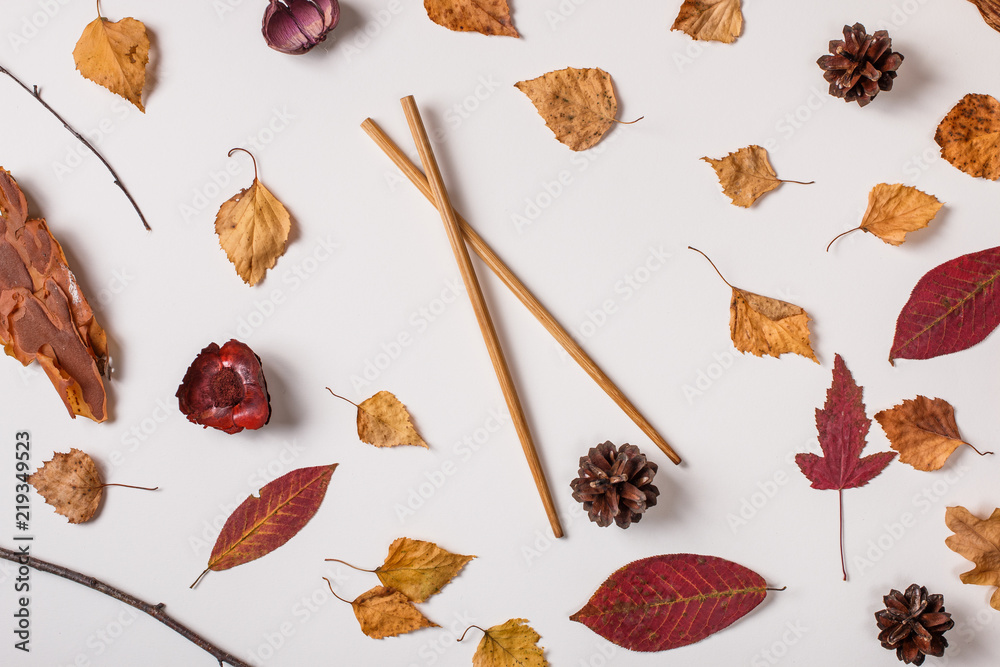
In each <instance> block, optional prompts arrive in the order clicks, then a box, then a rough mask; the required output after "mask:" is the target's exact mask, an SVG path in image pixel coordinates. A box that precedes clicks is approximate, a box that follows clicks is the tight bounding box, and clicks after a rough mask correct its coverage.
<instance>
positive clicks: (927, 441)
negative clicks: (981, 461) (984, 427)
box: [875, 396, 992, 470]
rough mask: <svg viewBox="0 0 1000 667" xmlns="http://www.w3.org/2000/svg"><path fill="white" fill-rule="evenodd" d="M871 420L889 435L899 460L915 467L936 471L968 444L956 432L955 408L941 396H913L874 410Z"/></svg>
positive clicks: (890, 443)
mask: <svg viewBox="0 0 1000 667" xmlns="http://www.w3.org/2000/svg"><path fill="white" fill-rule="evenodd" d="M875 419H876V421H878V423H879V424H880V425H881V426H882V429H883V430H884V431H885V435H886V437H888V438H889V446H890V447H892V448H893V449H895V450H896V451H897V452H899V460H900V461H902V462H903V463H908V464H910V465H911V466H913V467H914V468H916V469H917V470H938V469H940V468H941V466H943V465H944V463H945V461H947V460H948V457H949V456H951V455H952V453H954V451H955V450H956V449H958V448H959V447H961V446H962V445H968V446H969V447H972V445H969V443H967V442H965V441H964V440H962V436H961V435H960V434H959V432H958V424H957V423H955V408H953V407H952V406H951V404H950V403H949V402H948V401H946V400H944V399H941V398H934V399H930V398H927V397H926V396H917V397H916V398H914V399H908V400H905V401H903V402H902V403H900V404H899V405H897V406H895V407H894V408H892V409H891V410H882V411H881V412H878V413H876V414H875ZM972 449H973V450H974V451H975V452H976V453H978V454H980V456H982V453H981V452H979V450H977V449H976V448H975V447H972ZM986 453H987V454H990V453H992V452H986Z"/></svg>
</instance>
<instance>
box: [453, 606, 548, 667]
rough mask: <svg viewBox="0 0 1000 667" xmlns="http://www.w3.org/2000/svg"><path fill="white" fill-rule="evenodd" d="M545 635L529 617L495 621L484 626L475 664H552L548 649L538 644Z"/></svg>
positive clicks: (489, 666)
mask: <svg viewBox="0 0 1000 667" xmlns="http://www.w3.org/2000/svg"><path fill="white" fill-rule="evenodd" d="M463 636H464V635H463ZM541 638H542V636H541V635H539V634H538V633H537V632H535V630H534V629H533V628H532V627H531V626H530V625H528V620H527V619H525V618H512V619H510V620H509V621H507V622H506V623H501V624H500V625H494V626H493V627H492V628H490V629H488V630H483V638H482V639H480V640H479V645H478V646H477V647H476V653H475V654H474V655H473V656H472V667H548V664H549V663H548V661H547V660H546V659H545V654H544V650H545V649H543V648H542V647H541V646H539V645H538V640H540V639H541ZM459 641H461V639H460V640H459Z"/></svg>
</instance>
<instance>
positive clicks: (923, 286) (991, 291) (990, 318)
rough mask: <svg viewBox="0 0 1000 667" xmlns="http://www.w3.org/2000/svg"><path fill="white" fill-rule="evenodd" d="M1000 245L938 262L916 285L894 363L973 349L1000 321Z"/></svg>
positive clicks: (899, 327) (901, 321)
mask: <svg viewBox="0 0 1000 667" xmlns="http://www.w3.org/2000/svg"><path fill="white" fill-rule="evenodd" d="M997 277H1000V247H997V248H989V249H987V250H980V251H979V252H974V253H970V254H968V255H962V256H961V257H956V258H955V259H953V260H951V261H948V262H945V263H944V264H941V265H940V266H937V267H935V268H933V269H931V270H930V271H928V272H927V274H926V275H924V277H923V278H921V279H920V281H919V282H917V285H916V287H914V288H913V293H912V294H911V295H910V300H909V301H907V302H906V305H905V306H903V310H902V312H900V313H899V318H898V319H897V320H896V337H895V339H894V340H893V341H892V351H891V352H889V363H894V362H895V360H896V359H930V358H932V357H938V356H941V355H942V354H951V353H952V352H959V351H961V350H964V349H966V348H969V347H972V346H973V345H975V344H976V343H978V342H980V341H982V340H983V339H984V338H986V337H987V336H988V335H990V333H991V332H992V331H993V330H994V329H996V328H997V325H998V324H1000V308H997V300H998V298H1000V284H998V282H997Z"/></svg>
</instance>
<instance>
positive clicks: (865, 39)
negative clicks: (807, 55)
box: [816, 23, 903, 106]
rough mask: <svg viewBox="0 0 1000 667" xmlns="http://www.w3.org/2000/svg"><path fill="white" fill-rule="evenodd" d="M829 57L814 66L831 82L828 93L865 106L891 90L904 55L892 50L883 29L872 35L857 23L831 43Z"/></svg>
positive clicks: (821, 58)
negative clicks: (823, 72)
mask: <svg viewBox="0 0 1000 667" xmlns="http://www.w3.org/2000/svg"><path fill="white" fill-rule="evenodd" d="M830 53H832V54H833V55H831V56H821V57H820V59H819V60H817V61H816V64H817V65H819V66H820V67H821V68H822V69H823V70H824V71H825V74H823V78H824V79H826V80H827V81H829V82H830V94H831V95H833V96H834V97H843V98H844V101H846V102H855V101H856V102H857V103H858V104H859V105H860V106H866V105H867V104H868V103H869V102H871V101H872V100H873V99H875V96H876V95H878V93H879V91H880V90H892V80H893V79H895V78H896V70H897V69H899V66H900V64H902V62H903V56H902V54H899V53H894V52H893V50H892V39H891V38H890V37H889V33H888V32H886V31H885V30H879V31H878V32H876V33H875V34H874V35H869V34H867V33H866V32H865V27H864V26H863V25H861V24H860V23H855V24H854V25H853V26H849V25H845V26H844V39H843V40H839V39H835V40H833V41H831V42H830Z"/></svg>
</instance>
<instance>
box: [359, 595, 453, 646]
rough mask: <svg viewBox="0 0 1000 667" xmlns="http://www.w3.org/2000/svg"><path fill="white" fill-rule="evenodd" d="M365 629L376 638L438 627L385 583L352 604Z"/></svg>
mask: <svg viewBox="0 0 1000 667" xmlns="http://www.w3.org/2000/svg"><path fill="white" fill-rule="evenodd" d="M351 607H353V609H354V615H355V616H357V618H358V623H359V624H360V625H361V631H362V632H363V633H365V634H366V635H368V636H369V637H371V638H372V639H384V638H385V637H395V636H397V635H404V634H406V633H408V632H413V631H414V630H419V629H421V628H437V627H440V626H439V625H438V624H437V623H434V622H433V621H430V620H428V618H427V617H426V616H424V615H423V614H421V613H420V610H419V609H417V608H416V607H414V606H413V603H412V602H410V600H409V599H408V598H407V597H406V596H405V595H403V594H402V593H400V592H399V591H394V590H392V589H391V588H386V587H385V586H376V587H375V588H373V589H371V590H370V591H367V592H365V593H362V594H361V595H359V596H358V597H357V599H355V600H354V602H352V603H351Z"/></svg>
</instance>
